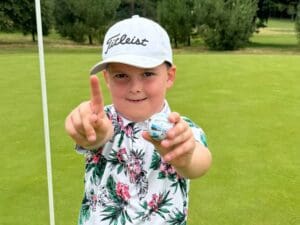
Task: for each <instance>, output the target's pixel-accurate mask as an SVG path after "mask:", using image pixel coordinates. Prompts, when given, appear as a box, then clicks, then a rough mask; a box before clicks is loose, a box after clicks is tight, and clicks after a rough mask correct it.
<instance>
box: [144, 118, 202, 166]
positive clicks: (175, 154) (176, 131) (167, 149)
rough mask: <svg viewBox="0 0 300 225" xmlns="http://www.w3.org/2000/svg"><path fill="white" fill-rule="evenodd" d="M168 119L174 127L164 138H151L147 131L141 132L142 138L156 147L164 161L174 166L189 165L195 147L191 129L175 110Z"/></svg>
mask: <svg viewBox="0 0 300 225" xmlns="http://www.w3.org/2000/svg"><path fill="white" fill-rule="evenodd" d="M168 119H169V121H170V122H171V123H174V127H173V128H171V129H170V130H169V131H168V132H167V137H166V138H165V139H164V140H162V141H156V140H153V139H152V138H151V136H150V135H149V133H148V132H147V131H144V132H143V134H142V135H143V138H145V139H146V140H147V141H149V142H151V143H152V144H153V145H154V146H155V147H156V149H157V150H158V152H159V153H160V154H161V155H162V157H163V159H164V160H165V161H166V162H168V163H170V164H172V165H173V166H175V167H179V168H181V167H186V166H188V165H189V163H190V161H191V159H192V155H193V152H194V150H195V148H196V141H195V138H194V135H193V132H192V129H191V128H190V127H189V125H188V123H187V122H185V121H184V120H183V119H182V118H181V117H180V115H179V113H177V112H172V113H171V114H170V115H169V118H168Z"/></svg>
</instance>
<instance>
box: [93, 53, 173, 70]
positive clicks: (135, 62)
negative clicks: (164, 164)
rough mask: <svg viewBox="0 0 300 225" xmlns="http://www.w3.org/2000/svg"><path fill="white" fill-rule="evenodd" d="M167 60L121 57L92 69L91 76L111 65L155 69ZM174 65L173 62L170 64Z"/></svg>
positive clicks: (108, 60) (103, 62)
mask: <svg viewBox="0 0 300 225" xmlns="http://www.w3.org/2000/svg"><path fill="white" fill-rule="evenodd" d="M165 61H167V60H165V59H153V58H149V57H144V56H138V57H137V56H136V55H135V56H132V55H120V56H116V57H112V58H109V59H107V60H103V61H101V62H99V63H97V64H96V65H94V66H93V67H92V69H91V70H90V75H93V74H96V73H98V72H100V71H102V70H104V69H105V68H106V66H107V64H109V63H123V64H127V65H130V66H135V67H139V68H154V67H156V66H159V65H160V64H162V63H164V62H165ZM169 63H171V64H172V62H169Z"/></svg>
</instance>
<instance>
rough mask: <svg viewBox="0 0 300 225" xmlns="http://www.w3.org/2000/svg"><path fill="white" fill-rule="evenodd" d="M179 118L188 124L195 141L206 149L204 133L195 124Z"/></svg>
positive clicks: (187, 119) (186, 118)
mask: <svg viewBox="0 0 300 225" xmlns="http://www.w3.org/2000/svg"><path fill="white" fill-rule="evenodd" d="M181 118H182V119H183V120H184V121H186V122H187V123H188V124H189V126H190V128H192V131H193V134H194V137H195V140H196V141H198V142H200V143H201V144H202V145H204V146H205V147H208V145H207V140H206V135H205V133H204V131H203V130H202V128H200V127H199V126H198V125H197V124H195V123H194V122H193V121H192V120H191V119H189V118H188V117H185V116H182V117H181Z"/></svg>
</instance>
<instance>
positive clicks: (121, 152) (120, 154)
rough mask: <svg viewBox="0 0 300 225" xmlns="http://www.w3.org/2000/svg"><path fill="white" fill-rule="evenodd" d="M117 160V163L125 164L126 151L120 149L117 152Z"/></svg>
mask: <svg viewBox="0 0 300 225" xmlns="http://www.w3.org/2000/svg"><path fill="white" fill-rule="evenodd" d="M117 159H118V161H119V162H125V161H126V159H127V157H126V149H125V148H121V149H120V150H119V151H118V152H117Z"/></svg>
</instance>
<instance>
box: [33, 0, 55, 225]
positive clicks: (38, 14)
mask: <svg viewBox="0 0 300 225" xmlns="http://www.w3.org/2000/svg"><path fill="white" fill-rule="evenodd" d="M35 13H36V25H37V34H38V48H39V60H40V77H41V89H42V102H43V117H44V136H45V151H46V164H47V180H48V199H49V216H50V225H55V218H54V200H53V184H52V168H51V148H50V135H49V133H50V132H49V119H48V105H47V87H46V76H45V61H44V47H43V31H42V19H41V4H40V0H35Z"/></svg>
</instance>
